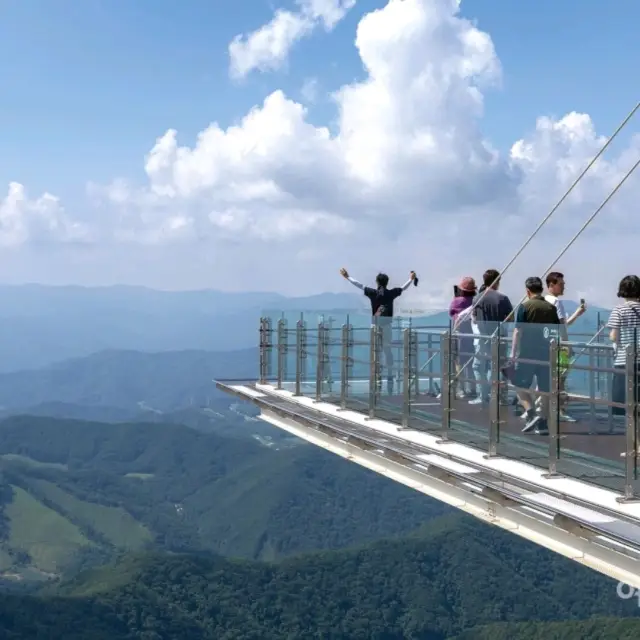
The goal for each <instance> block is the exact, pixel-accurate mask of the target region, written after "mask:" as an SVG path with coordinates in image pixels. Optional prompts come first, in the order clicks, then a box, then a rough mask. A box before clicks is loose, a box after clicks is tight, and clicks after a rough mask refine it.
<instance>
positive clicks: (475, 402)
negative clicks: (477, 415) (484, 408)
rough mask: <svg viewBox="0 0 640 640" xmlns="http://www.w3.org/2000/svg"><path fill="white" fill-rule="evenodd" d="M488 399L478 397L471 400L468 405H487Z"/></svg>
mask: <svg viewBox="0 0 640 640" xmlns="http://www.w3.org/2000/svg"><path fill="white" fill-rule="evenodd" d="M488 402H489V398H483V397H482V396H478V397H477V398H474V399H473V400H469V404H471V405H480V404H488Z"/></svg>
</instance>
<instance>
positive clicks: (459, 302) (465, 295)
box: [449, 276, 478, 398]
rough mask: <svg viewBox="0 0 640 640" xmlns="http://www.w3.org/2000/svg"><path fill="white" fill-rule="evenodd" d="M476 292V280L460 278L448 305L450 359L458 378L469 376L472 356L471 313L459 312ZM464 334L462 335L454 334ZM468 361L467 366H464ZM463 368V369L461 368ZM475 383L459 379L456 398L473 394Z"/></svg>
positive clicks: (467, 277) (470, 304)
mask: <svg viewBox="0 0 640 640" xmlns="http://www.w3.org/2000/svg"><path fill="white" fill-rule="evenodd" d="M477 292H478V290H477V288H476V281H475V280H474V279H473V278H471V277H470V276H465V277H464V278H462V280H460V284H459V285H458V286H457V287H454V294H455V297H454V298H453V300H452V301H451V304H450V305H449V317H450V318H451V321H452V329H453V331H454V335H453V338H452V354H451V357H452V359H455V368H456V374H457V376H458V380H460V378H463V377H465V376H469V377H471V373H470V372H471V362H473V357H474V352H475V350H474V346H473V335H472V332H473V330H472V328H471V315H470V314H469V313H467V314H464V315H463V316H462V317H460V316H461V314H462V312H463V311H465V310H467V309H469V308H470V307H471V306H472V305H473V298H474V296H475V295H476V293H477ZM455 334H464V335H455ZM467 363H468V366H466V365H467ZM463 369H464V370H463ZM475 387H476V385H475V382H474V381H459V383H458V385H457V388H458V392H457V394H456V397H457V398H466V397H468V396H475V394H476V388H475Z"/></svg>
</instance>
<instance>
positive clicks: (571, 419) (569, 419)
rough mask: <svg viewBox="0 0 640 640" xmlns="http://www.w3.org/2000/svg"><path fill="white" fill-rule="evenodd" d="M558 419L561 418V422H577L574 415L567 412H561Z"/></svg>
mask: <svg viewBox="0 0 640 640" xmlns="http://www.w3.org/2000/svg"><path fill="white" fill-rule="evenodd" d="M558 419H559V420H560V422H577V421H576V419H575V418H574V417H573V416H570V415H568V414H566V413H561V414H560V415H559V416H558Z"/></svg>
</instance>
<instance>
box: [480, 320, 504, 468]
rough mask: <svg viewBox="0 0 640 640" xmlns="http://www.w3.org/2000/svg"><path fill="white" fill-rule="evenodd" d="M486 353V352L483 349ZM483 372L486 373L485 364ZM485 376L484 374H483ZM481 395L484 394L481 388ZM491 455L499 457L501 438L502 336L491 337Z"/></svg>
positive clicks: (489, 454)
mask: <svg viewBox="0 0 640 640" xmlns="http://www.w3.org/2000/svg"><path fill="white" fill-rule="evenodd" d="M483 351H484V352H485V353H486V350H485V349H483ZM481 355H482V352H481ZM482 371H483V372H484V371H485V365H484V362H483V364H482ZM483 376H484V373H483ZM480 393H484V392H483V390H482V388H480ZM489 420H490V422H489V453H488V456H489V457H490V458H491V457H493V456H497V455H498V441H499V438H500V336H499V335H495V332H494V334H493V335H492V336H491V396H490V399H489Z"/></svg>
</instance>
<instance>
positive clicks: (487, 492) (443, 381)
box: [216, 318, 640, 589]
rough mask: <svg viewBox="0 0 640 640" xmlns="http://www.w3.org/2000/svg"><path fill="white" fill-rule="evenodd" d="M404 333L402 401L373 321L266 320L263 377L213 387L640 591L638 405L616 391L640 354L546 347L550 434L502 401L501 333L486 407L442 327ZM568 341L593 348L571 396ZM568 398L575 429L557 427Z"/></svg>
mask: <svg viewBox="0 0 640 640" xmlns="http://www.w3.org/2000/svg"><path fill="white" fill-rule="evenodd" d="M356 333H357V336H360V337H359V338H358V337H356V339H354V334H356ZM398 333H399V336H396V338H395V339H394V341H393V344H394V348H396V349H397V351H398V352H399V353H398V356H397V357H396V359H395V362H396V363H399V365H398V366H399V369H397V370H396V371H397V374H396V376H395V383H394V389H395V390H399V391H400V393H393V392H392V393H391V394H389V393H385V391H386V390H387V387H386V383H387V380H386V379H385V376H384V373H383V371H382V368H381V366H380V361H381V354H380V351H379V338H378V337H377V329H376V328H375V327H371V329H370V330H369V329H366V328H362V327H356V328H355V330H353V329H352V328H351V327H350V326H349V325H348V324H343V325H342V326H341V327H339V328H336V329H334V328H332V327H327V326H325V325H324V323H323V322H322V321H321V322H320V324H319V326H318V328H317V329H315V328H314V329H308V328H307V327H306V326H305V323H304V322H303V321H302V320H299V321H298V322H296V326H295V328H294V329H289V328H288V327H287V326H286V321H285V320H282V319H280V320H278V322H277V328H276V329H274V327H272V323H271V321H270V319H268V318H263V319H262V320H261V326H260V370H259V375H258V376H257V379H258V382H254V381H241V382H238V381H226V382H225V381H217V382H216V385H217V387H218V388H219V389H220V390H222V391H224V392H225V393H228V394H231V395H233V396H236V397H238V398H241V399H244V400H247V401H249V402H252V403H253V404H254V405H256V406H257V407H258V408H259V409H260V412H261V416H260V417H261V419H263V420H265V421H266V422H269V423H270V424H272V425H274V426H276V427H277V428H280V429H283V430H285V431H287V432H288V433H290V434H293V435H296V436H298V437H300V438H302V439H304V440H306V441H308V442H310V443H312V444H314V445H316V446H319V447H322V448H324V449H326V450H328V451H331V452H332V453H334V454H336V455H340V456H342V457H343V458H345V459H347V460H349V461H351V462H355V463H357V464H359V465H361V466H363V467H366V468H368V469H371V470H373V471H375V472H377V473H379V474H381V475H384V476H386V477H388V478H390V479H392V480H394V481H396V482H400V483H402V484H404V485H406V486H409V487H411V488H413V489H415V490H417V491H420V492H422V493H424V494H426V495H429V496H431V497H432V498H434V499H436V500H440V501H442V502H445V503H447V504H449V505H451V506H452V507H455V508H457V509H460V510H461V511H464V512H466V513H468V514H471V515H473V516H475V517H477V518H479V519H481V520H483V521H485V522H487V523H489V524H492V525H494V526H499V527H501V528H503V529H505V530H507V531H510V532H512V533H514V534H516V535H519V536H521V537H523V538H526V539H528V540H531V541H533V542H535V543H536V544H539V545H541V546H544V547H546V548H548V549H550V550H552V551H554V552H556V553H559V554H561V555H564V556H566V557H568V558H570V559H571V560H573V561H575V562H578V563H580V564H583V565H585V566H588V567H591V568H592V569H595V570H596V571H599V572H601V573H603V574H605V575H608V576H610V577H611V578H613V579H614V580H617V581H619V582H621V583H624V584H625V585H629V586H633V587H634V588H637V589H640V483H639V481H638V473H637V471H638V469H637V460H638V453H637V451H638V444H639V442H640V440H639V438H638V402H637V399H636V398H635V396H634V395H633V394H629V393H627V398H626V400H624V401H623V402H622V403H621V402H619V401H618V402H613V401H612V399H611V397H610V389H611V376H612V375H624V376H625V384H626V386H625V388H626V389H634V388H635V387H636V386H637V382H638V381H637V373H636V367H635V362H636V358H637V355H636V354H635V353H632V352H631V351H629V350H627V351H629V352H628V353H627V354H626V363H627V364H626V368H625V369H624V371H622V372H621V371H620V370H618V371H616V370H614V369H612V367H611V347H610V346H608V345H603V344H598V343H596V344H595V345H592V344H591V342H589V343H584V341H573V342H567V343H558V341H557V340H555V339H553V340H551V343H550V344H551V346H550V358H549V362H548V366H549V368H550V378H551V389H552V391H551V392H549V393H547V396H548V398H549V403H550V407H551V408H550V411H549V415H548V426H549V430H548V433H547V434H546V435H542V434H541V435H536V434H535V433H531V432H523V426H524V421H523V420H522V419H521V418H520V417H519V416H517V415H516V413H515V411H514V407H513V406H510V405H509V406H507V404H505V405H503V404H501V402H500V400H501V398H502V397H503V394H504V393H505V392H509V393H510V394H511V395H513V388H512V387H511V386H510V385H509V384H508V382H507V381H505V380H504V379H503V377H502V376H501V366H502V365H503V360H502V358H501V356H500V343H501V341H502V340H503V338H502V337H498V338H495V337H494V338H492V355H491V362H490V371H489V372H488V373H489V378H490V380H489V381H488V388H489V390H490V402H489V403H488V405H472V404H469V402H468V401H467V400H462V399H456V394H455V393H454V390H455V388H456V386H455V385H456V377H458V378H459V379H458V384H460V383H461V382H464V378H463V377H461V376H460V374H454V373H452V372H453V371H454V369H455V368H454V366H453V365H454V359H453V357H452V354H451V351H450V350H449V348H448V346H447V345H448V344H450V334H448V332H447V331H444V332H442V331H440V334H439V335H433V332H432V331H431V330H425V329H421V328H419V327H415V325H413V328H404V329H402V331H401V332H398ZM425 335H427V339H423V338H424V336H425ZM273 336H276V337H277V339H276V340H274V339H273ZM363 336H364V339H363ZM367 336H370V337H369V342H367V340H366V337H367ZM504 340H508V336H505V337H504ZM564 345H569V346H570V347H571V348H572V349H577V348H579V349H581V350H582V351H580V353H584V352H585V351H588V354H587V356H586V357H585V358H583V359H582V361H581V360H580V358H576V359H574V361H573V362H572V364H571V365H570V370H569V376H570V377H569V392H568V394H567V393H564V392H562V393H561V386H560V374H559V364H558V363H559V358H558V357H557V354H558V352H559V350H560V348H561V347H562V346H564ZM367 356H368V357H367ZM436 358H437V360H436ZM585 361H586V363H585ZM581 362H582V364H581ZM543 364H544V363H543ZM564 375H566V373H565V374H564ZM571 376H573V377H571ZM607 376H609V379H607ZM565 379H566V378H565ZM565 384H566V383H565ZM438 392H439V393H438ZM436 394H437V395H436ZM561 401H562V402H564V401H568V406H567V410H568V413H569V414H570V415H571V416H573V417H574V418H575V420H576V421H575V422H566V421H563V420H562V419H561V416H562V414H561V412H560V405H561ZM614 409H615V412H617V411H620V410H622V413H623V414H624V415H621V416H617V415H616V416H614V415H613V413H614Z"/></svg>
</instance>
